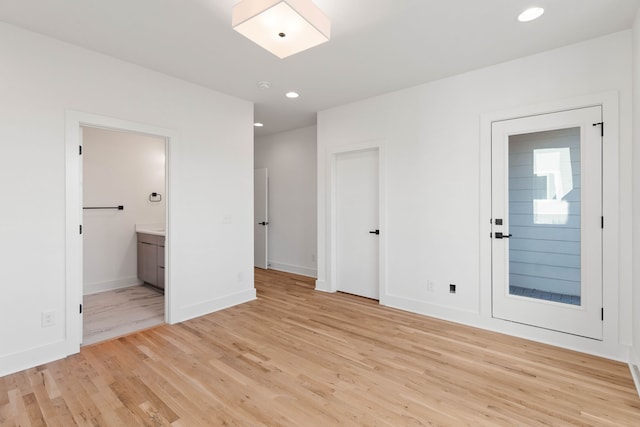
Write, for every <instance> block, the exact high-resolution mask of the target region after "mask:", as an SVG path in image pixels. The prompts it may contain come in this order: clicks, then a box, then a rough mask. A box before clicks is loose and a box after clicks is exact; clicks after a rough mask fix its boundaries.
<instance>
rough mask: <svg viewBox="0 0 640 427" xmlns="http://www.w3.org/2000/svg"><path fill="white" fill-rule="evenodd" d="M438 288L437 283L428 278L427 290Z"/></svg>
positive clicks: (431, 290)
mask: <svg viewBox="0 0 640 427" xmlns="http://www.w3.org/2000/svg"><path fill="white" fill-rule="evenodd" d="M435 290H436V285H435V284H434V283H433V280H427V291H429V292H433V291H435Z"/></svg>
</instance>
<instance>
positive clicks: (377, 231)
mask: <svg viewBox="0 0 640 427" xmlns="http://www.w3.org/2000/svg"><path fill="white" fill-rule="evenodd" d="M369 234H380V230H375V231H370V232H369Z"/></svg>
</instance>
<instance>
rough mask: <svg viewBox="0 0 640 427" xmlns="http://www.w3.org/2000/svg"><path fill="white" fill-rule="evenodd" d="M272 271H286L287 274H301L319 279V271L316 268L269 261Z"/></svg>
mask: <svg viewBox="0 0 640 427" xmlns="http://www.w3.org/2000/svg"><path fill="white" fill-rule="evenodd" d="M269 268H270V269H271V270H278V271H284V272H285V273H293V274H299V275H301V276H307V277H313V278H314V279H315V278H316V277H318V270H317V269H315V268H309V267H301V266H299V265H291V264H285V263H283V262H276V261H269Z"/></svg>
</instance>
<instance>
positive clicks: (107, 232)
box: [80, 126, 167, 345]
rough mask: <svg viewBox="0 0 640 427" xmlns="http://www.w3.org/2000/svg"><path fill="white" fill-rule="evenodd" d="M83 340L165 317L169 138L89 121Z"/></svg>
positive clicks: (84, 155)
mask: <svg viewBox="0 0 640 427" xmlns="http://www.w3.org/2000/svg"><path fill="white" fill-rule="evenodd" d="M80 129H81V141H82V142H81V147H82V149H81V150H82V151H81V162H80V166H81V197H82V299H83V303H82V305H83V320H82V322H83V325H82V345H89V344H94V343H97V342H101V341H104V340H107V339H112V338H115V337H118V336H122V335H125V334H128V333H131V332H134V331H137V330H142V329H146V328H149V327H153V326H156V325H159V324H162V323H164V322H165V301H164V299H165V298H164V287H165V268H164V267H165V263H164V259H165V255H164V254H165V230H166V211H167V209H166V201H167V198H166V173H165V170H166V140H165V138H163V137H159V136H154V135H147V134H141V133H135V132H128V131H122V130H114V129H105V128H100V127H94V126H81V128H80Z"/></svg>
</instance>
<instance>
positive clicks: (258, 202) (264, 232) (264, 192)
mask: <svg viewBox="0 0 640 427" xmlns="http://www.w3.org/2000/svg"><path fill="white" fill-rule="evenodd" d="M268 194H269V175H268V173H267V169H256V170H254V171H253V218H254V224H253V259H254V264H255V266H256V267H258V268H263V269H265V270H266V269H267V268H268V245H269V238H268V235H269V211H268V203H269V198H268Z"/></svg>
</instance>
